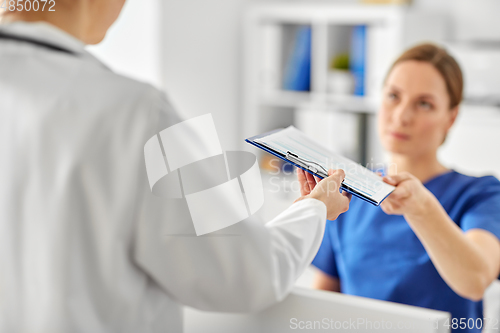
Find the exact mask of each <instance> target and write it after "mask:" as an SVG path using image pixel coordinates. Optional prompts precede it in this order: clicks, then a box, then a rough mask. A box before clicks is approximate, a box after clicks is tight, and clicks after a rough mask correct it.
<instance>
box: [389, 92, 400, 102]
mask: <svg viewBox="0 0 500 333" xmlns="http://www.w3.org/2000/svg"><path fill="white" fill-rule="evenodd" d="M387 98H388V99H389V100H391V101H395V100H397V99H398V95H396V94H395V93H388V94H387Z"/></svg>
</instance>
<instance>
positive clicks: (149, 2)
mask: <svg viewBox="0 0 500 333" xmlns="http://www.w3.org/2000/svg"><path fill="white" fill-rule="evenodd" d="M161 1H162V0H127V2H126V3H125V6H124V8H123V11H122V13H121V15H120V17H119V18H118V20H117V21H116V22H115V24H114V25H113V26H112V27H111V29H110V30H109V31H108V34H107V35H106V38H105V39H104V41H103V42H102V43H100V44H99V45H96V46H88V47H87V49H88V50H89V51H90V52H92V53H94V54H95V55H96V56H97V57H98V58H99V59H101V60H102V61H103V62H104V63H105V64H106V65H108V67H110V68H111V69H113V70H115V71H116V72H118V73H121V74H124V75H127V76H130V77H133V78H135V79H138V80H141V81H145V82H148V83H151V84H153V85H155V86H157V87H161V86H162V79H161V72H160V44H159V42H160V33H161V31H160V11H159V9H160V3H161Z"/></svg>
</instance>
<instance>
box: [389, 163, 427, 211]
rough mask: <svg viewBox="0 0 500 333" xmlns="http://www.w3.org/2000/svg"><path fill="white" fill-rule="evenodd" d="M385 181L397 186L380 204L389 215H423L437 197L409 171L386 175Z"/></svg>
mask: <svg viewBox="0 0 500 333" xmlns="http://www.w3.org/2000/svg"><path fill="white" fill-rule="evenodd" d="M383 180H384V182H386V183H388V184H390V185H393V186H396V189H395V190H394V192H392V193H391V194H390V195H389V196H388V197H387V198H386V199H385V200H384V201H383V202H382V204H381V205H380V207H381V208H382V210H383V211H384V212H385V213H386V214H389V215H405V216H421V215H423V214H424V213H425V212H426V209H427V207H428V205H429V204H431V203H432V202H433V201H434V200H435V197H434V195H433V194H432V193H431V192H430V191H429V190H427V188H425V186H424V185H423V184H422V182H421V181H420V180H419V179H418V178H417V177H415V176H413V175H412V174H410V173H408V172H402V173H400V174H398V175H392V176H385V177H384V178H383Z"/></svg>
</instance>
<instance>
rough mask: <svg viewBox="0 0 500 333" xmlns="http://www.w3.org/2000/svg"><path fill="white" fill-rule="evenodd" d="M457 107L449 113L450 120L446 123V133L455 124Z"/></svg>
mask: <svg viewBox="0 0 500 333" xmlns="http://www.w3.org/2000/svg"><path fill="white" fill-rule="evenodd" d="M458 109H459V107H458V105H457V106H455V107H454V108H452V109H451V110H450V111H449V112H450V113H449V116H450V119H449V122H448V128H447V129H446V131H449V130H450V128H451V126H453V124H454V123H455V120H456V119H457V116H458Z"/></svg>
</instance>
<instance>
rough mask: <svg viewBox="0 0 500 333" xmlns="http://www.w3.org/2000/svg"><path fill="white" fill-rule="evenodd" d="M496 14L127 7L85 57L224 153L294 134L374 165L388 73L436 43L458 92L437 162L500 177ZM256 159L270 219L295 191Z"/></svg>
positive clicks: (296, 4)
mask: <svg viewBox="0 0 500 333" xmlns="http://www.w3.org/2000/svg"><path fill="white" fill-rule="evenodd" d="M499 12H500V2H499V1H498V0H475V1H470V0H440V1H434V0H413V1H404V0H365V1H360V0H351V1H335V0H330V1H326V0H324V1H305V0H302V1H300V0H295V1H294V0H288V1H276V0H274V1H258V0H128V1H127V3H126V5H125V8H124V11H123V12H122V14H121V16H120V18H119V20H118V21H117V23H116V24H115V25H114V26H113V27H112V29H111V30H110V32H109V34H108V36H107V37H106V39H105V40H104V42H103V43H101V44H100V45H98V46H92V47H89V49H90V51H91V52H93V53H95V54H96V55H97V56H98V57H99V58H100V59H102V60H103V61H104V62H105V63H106V64H107V65H108V66H110V67H111V68H112V69H114V70H115V71H117V72H119V73H122V74H125V75H128V76H131V77H133V78H136V79H139V80H142V81H145V82H148V83H150V84H152V85H154V86H156V87H158V88H160V89H162V90H164V91H166V92H167V94H168V96H169V97H170V99H171V101H172V103H173V104H174V106H175V107H176V108H177V110H178V112H179V113H180V114H181V115H182V116H184V117H185V118H191V117H194V116H198V115H202V114H205V113H212V115H213V117H214V120H215V124H216V126H217V129H218V133H219V135H220V141H221V143H222V145H223V148H224V149H225V150H231V149H247V150H249V151H252V152H254V153H256V154H259V153H258V152H257V151H256V149H254V148H253V147H251V146H250V145H248V144H246V143H245V142H244V139H245V138H247V137H249V136H253V135H256V134H259V133H262V132H264V131H269V130H272V129H275V128H277V127H284V126H288V125H294V126H296V127H298V128H299V129H301V130H303V131H305V132H306V133H308V134H309V135H311V136H313V137H314V138H316V139H318V140H320V141H321V142H323V143H324V144H325V145H327V146H328V147H330V148H331V149H332V150H334V151H337V152H339V153H341V154H343V155H345V156H347V157H350V158H352V159H354V160H356V161H358V162H360V163H362V164H363V165H368V166H369V167H377V166H379V165H380V163H384V161H385V156H384V152H383V151H382V149H381V147H380V144H379V141H378V137H377V133H376V127H375V119H376V113H377V109H378V100H379V96H380V89H381V83H382V81H383V79H384V77H385V74H386V72H387V69H388V66H389V65H390V64H391V62H392V61H393V60H394V59H395V58H396V57H397V55H398V54H399V53H400V52H402V51H403V50H404V49H405V48H407V47H409V46H411V45H413V44H415V43H419V42H423V41H431V42H436V43H440V44H442V45H444V46H446V48H447V49H448V51H449V52H451V53H452V54H453V55H454V56H455V57H456V58H457V59H458V61H459V63H460V65H461V67H462V70H463V71H464V74H465V85H466V86H465V100H464V102H463V103H462V107H461V110H460V116H459V118H458V120H457V123H456V125H455V126H454V128H453V130H452V132H451V133H450V135H449V136H448V139H447V141H446V143H445V145H444V146H443V147H442V148H441V151H440V157H441V159H442V161H443V162H444V163H445V164H446V165H448V166H449V167H452V168H454V169H456V170H458V171H460V172H463V173H468V174H472V175H484V174H494V175H496V176H497V177H500V153H499V150H498V148H497V143H498V142H500V130H499V129H500V21H499V20H498V19H497V13H499ZM259 157H260V159H261V166H262V170H263V176H264V179H265V182H264V183H265V186H266V188H267V190H268V191H267V192H268V193H266V196H267V197H266V205H265V207H264V209H263V210H262V212H261V214H262V215H263V216H264V218H265V219H266V220H267V219H269V218H271V217H273V216H274V215H276V214H277V213H278V212H280V211H281V209H282V208H283V207H286V206H288V205H289V204H290V202H292V201H293V200H294V199H295V198H296V195H297V191H296V189H298V187H297V186H296V185H297V184H294V182H293V180H294V179H295V178H294V176H293V175H292V174H291V172H287V171H289V169H287V168H286V166H282V165H279V164H278V163H275V162H276V161H272V160H269V158H268V156H266V155H265V154H261V155H259ZM278 170H279V171H280V172H278ZM283 170H284V171H285V172H284V173H283V172H281V171H283ZM278 184H279V185H278ZM294 185H295V186H294ZM294 187H295V190H294Z"/></svg>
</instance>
